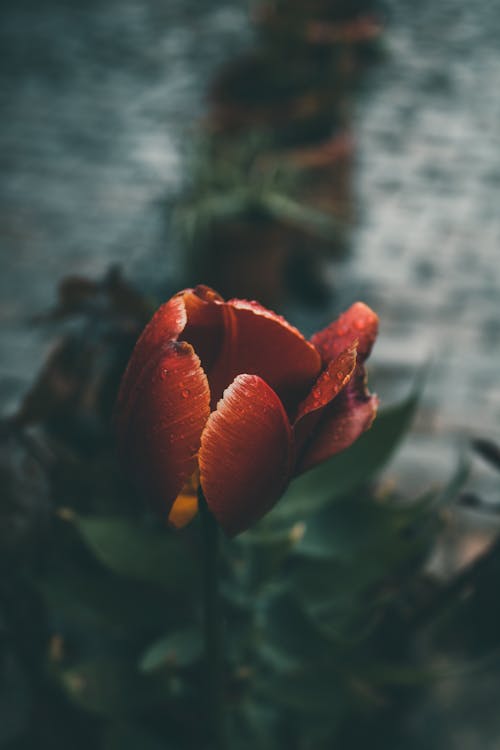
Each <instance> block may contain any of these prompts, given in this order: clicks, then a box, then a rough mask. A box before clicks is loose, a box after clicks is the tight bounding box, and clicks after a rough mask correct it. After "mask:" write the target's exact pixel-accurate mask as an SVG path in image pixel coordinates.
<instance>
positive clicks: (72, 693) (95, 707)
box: [56, 658, 168, 716]
mask: <svg viewBox="0 0 500 750" xmlns="http://www.w3.org/2000/svg"><path fill="white" fill-rule="evenodd" d="M56 676H57V677H58V678H59V681H60V684H61V686H62V687H63V689H64V690H65V692H66V693H67V694H68V696H69V698H70V699H71V700H72V701H73V702H74V703H76V704H77V705H79V706H80V707H81V708H83V709H84V710H85V711H90V712H91V713H97V714H102V715H104V716H127V715H129V714H130V713H134V712H141V711H143V710H145V709H147V708H150V707H151V706H152V705H157V704H158V703H160V702H163V701H165V699H166V698H167V697H168V687H167V685H166V684H165V683H162V682H160V681H158V680H156V679H152V678H151V677H146V676H144V675H141V674H140V673H139V672H137V671H136V670H135V669H133V667H132V666H131V665H130V664H129V663H126V662H123V661H119V660H116V659H106V658H104V659H100V660H95V661H88V662H84V663H82V664H78V665H76V666H74V667H71V668H69V669H63V670H61V671H60V672H58V673H57V674H56Z"/></svg>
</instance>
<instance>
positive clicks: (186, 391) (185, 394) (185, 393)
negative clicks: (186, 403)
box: [181, 388, 189, 398]
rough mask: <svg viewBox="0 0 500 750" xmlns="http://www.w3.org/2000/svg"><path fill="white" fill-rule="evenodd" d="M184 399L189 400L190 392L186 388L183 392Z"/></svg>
mask: <svg viewBox="0 0 500 750" xmlns="http://www.w3.org/2000/svg"><path fill="white" fill-rule="evenodd" d="M181 396H182V398H189V390H188V388H184V390H183V391H181Z"/></svg>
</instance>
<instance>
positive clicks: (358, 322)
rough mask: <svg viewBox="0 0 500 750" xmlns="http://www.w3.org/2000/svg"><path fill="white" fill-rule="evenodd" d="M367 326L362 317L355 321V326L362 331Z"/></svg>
mask: <svg viewBox="0 0 500 750" xmlns="http://www.w3.org/2000/svg"><path fill="white" fill-rule="evenodd" d="M364 327H365V321H364V320H363V319H362V318H358V319H357V320H355V321H354V328H357V330H358V331H362V330H363V329H364Z"/></svg>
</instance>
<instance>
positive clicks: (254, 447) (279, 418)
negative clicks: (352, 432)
mask: <svg viewBox="0 0 500 750" xmlns="http://www.w3.org/2000/svg"><path fill="white" fill-rule="evenodd" d="M293 460H294V451H293V441H292V432H291V427H290V423H289V421H288V417H287V415H286V412H285V410H284V408H283V405H282V403H281V401H280V399H279V398H278V396H277V395H276V393H275V392H274V391H273V390H272V388H270V387H269V385H267V383H265V382H264V380H262V378H260V377H258V376H256V375H250V374H243V375H239V376H238V377H237V378H236V379H235V380H234V381H233V382H232V383H231V385H230V386H229V387H228V388H227V389H226V390H225V392H224V397H223V398H222V399H221V400H220V401H219V403H218V405H217V409H216V411H214V412H212V413H211V415H210V417H209V419H208V421H207V425H206V427H205V430H204V431H203V435H202V438H201V448H200V453H199V465H200V480H201V486H202V488H203V492H204V494H205V497H206V501H207V504H208V507H209V508H210V510H211V512H212V513H213V514H214V516H215V517H216V519H217V521H218V522H219V524H220V525H221V526H222V528H223V529H224V531H225V532H226V533H227V534H228V535H229V536H233V535H234V534H237V533H239V532H241V531H244V530H245V529H247V528H248V527H249V526H251V525H252V524H253V523H255V522H256V521H257V520H258V519H259V518H261V517H262V516H263V515H264V514H265V513H267V512H268V511H269V510H270V509H271V508H272V506H273V505H274V504H275V503H276V501H277V500H278V499H279V497H280V496H281V494H282V493H283V490H284V489H285V487H286V485H287V483H288V481H289V478H290V474H291V469H292V465H293Z"/></svg>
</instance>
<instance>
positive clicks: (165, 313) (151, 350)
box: [115, 285, 223, 430]
mask: <svg viewBox="0 0 500 750" xmlns="http://www.w3.org/2000/svg"><path fill="white" fill-rule="evenodd" d="M222 301H223V300H222V297H221V296H220V295H219V294H217V292H214V290H213V289H210V288H209V287H206V286H202V285H200V286H197V287H195V288H194V289H184V290H183V291H181V292H178V293H177V294H176V295H175V296H174V297H172V298H171V299H170V300H169V301H168V302H165V304H163V305H161V307H159V308H158V310H157V311H156V312H155V314H154V315H153V317H152V318H151V320H150V321H149V323H148V324H147V326H146V327H145V329H144V330H143V332H142V334H141V335H140V337H139V338H138V340H137V343H136V345H135V347H134V350H133V352H132V355H131V357H130V360H129V363H128V365H127V369H126V370H125V373H124V375H123V378H122V381H121V384H120V390H119V393H118V400H117V405H116V409H115V425H116V427H117V429H119V430H123V429H125V428H126V424H125V423H124V419H125V418H126V415H127V414H128V413H129V407H128V404H129V402H130V401H132V400H134V398H135V391H136V388H137V386H138V384H139V383H140V382H141V379H142V374H143V372H144V371H145V370H146V369H147V368H148V367H149V365H150V363H151V360H153V361H154V360H155V358H156V356H157V352H158V349H159V348H161V347H162V346H163V345H165V344H168V343H169V342H174V341H177V340H178V339H179V338H182V339H185V340H186V341H188V343H190V344H192V345H193V346H194V349H195V351H196V353H197V355H198V356H199V357H200V359H201V361H202V363H203V365H204V369H205V371H206V370H207V366H210V365H211V364H212V363H213V361H214V359H215V358H216V356H217V354H218V351H219V349H220V346H221V344H222V339H223V316H222V311H221V310H220V308H219V307H215V306H214V305H213V304H212V303H214V302H222ZM181 334H182V336H181Z"/></svg>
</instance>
